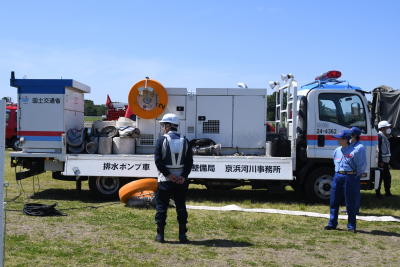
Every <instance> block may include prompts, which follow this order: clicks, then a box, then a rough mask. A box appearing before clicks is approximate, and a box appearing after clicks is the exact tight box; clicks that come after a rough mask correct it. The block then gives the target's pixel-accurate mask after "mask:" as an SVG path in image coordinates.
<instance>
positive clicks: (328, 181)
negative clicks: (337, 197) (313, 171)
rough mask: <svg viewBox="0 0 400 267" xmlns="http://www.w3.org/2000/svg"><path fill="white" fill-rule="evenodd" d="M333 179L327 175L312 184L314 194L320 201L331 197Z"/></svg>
mask: <svg viewBox="0 0 400 267" xmlns="http://www.w3.org/2000/svg"><path fill="white" fill-rule="evenodd" d="M332 181H333V177H332V176H329V175H323V176H321V177H319V178H318V179H317V180H316V181H315V183H314V191H315V193H316V194H317V195H318V196H319V197H320V198H322V199H328V198H330V197H331V188H332Z"/></svg>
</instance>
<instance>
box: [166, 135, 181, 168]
mask: <svg viewBox="0 0 400 267" xmlns="http://www.w3.org/2000/svg"><path fill="white" fill-rule="evenodd" d="M164 136H165V137H166V138H167V140H168V143H169V150H170V151H171V161H172V165H165V167H167V168H173V169H180V168H183V167H184V166H185V165H181V164H180V163H181V159H182V152H183V142H185V137H184V136H183V135H181V136H180V138H179V139H171V137H170V136H169V135H168V134H165V135H164ZM175 154H178V159H176V157H175ZM178 163H179V165H178Z"/></svg>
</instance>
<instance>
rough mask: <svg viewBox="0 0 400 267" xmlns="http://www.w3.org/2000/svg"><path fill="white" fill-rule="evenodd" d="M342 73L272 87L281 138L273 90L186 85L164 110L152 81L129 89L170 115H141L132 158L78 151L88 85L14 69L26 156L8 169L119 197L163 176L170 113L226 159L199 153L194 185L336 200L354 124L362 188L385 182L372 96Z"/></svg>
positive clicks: (15, 156) (288, 78)
mask: <svg viewBox="0 0 400 267" xmlns="http://www.w3.org/2000/svg"><path fill="white" fill-rule="evenodd" d="M339 74H340V72H336V71H331V72H327V73H324V74H323V75H321V76H318V77H317V78H316V81H315V82H312V83H310V84H307V85H305V86H303V87H301V88H298V87H297V82H296V81H295V80H294V77H293V75H291V74H289V75H282V79H283V82H284V83H285V85H283V86H280V84H279V82H271V83H270V84H271V87H272V88H273V87H276V85H278V86H277V87H276V88H277V89H276V90H277V94H276V95H277V97H276V121H275V123H276V125H275V126H276V133H271V132H267V130H266V112H267V89H247V88H245V89H244V88H197V89H196V91H195V93H192V92H189V93H188V91H187V89H186V88H165V91H166V95H167V96H168V104H166V105H164V104H165V103H164V104H163V103H161V101H164V100H165V97H164V98H163V97H162V96H158V94H157V91H154V90H152V88H151V87H150V88H147V80H146V87H145V88H143V87H141V89H140V90H141V91H143V92H144V93H145V94H143V92H142V93H141V94H138V95H137V96H136V95H134V96H132V95H131V94H132V90H131V93H130V95H129V98H130V99H131V98H132V97H133V98H135V99H136V97H137V100H138V103H140V105H142V106H141V107H142V108H143V110H144V111H146V112H147V111H148V112H153V111H152V110H151V107H152V106H153V109H154V106H158V107H160V108H162V109H163V111H162V113H161V114H158V115H157V116H156V117H154V118H151V119H143V118H142V117H143V116H142V117H140V116H139V114H138V113H136V114H137V116H138V117H137V121H136V127H137V128H139V129H140V132H141V135H140V138H138V139H137V140H136V144H135V150H134V151H135V153H134V154H83V153H81V154H71V153H67V151H68V150H67V144H66V133H67V132H68V130H70V129H82V128H83V111H84V101H83V99H84V93H90V87H88V86H86V85H84V84H81V83H79V82H76V81H74V80H65V79H63V80H33V79H15V78H14V74H13V73H12V75H11V86H13V87H16V88H18V108H19V111H18V114H19V118H18V134H19V137H20V144H21V149H22V151H20V152H12V153H10V156H11V166H12V167H17V166H22V167H23V168H26V170H24V171H22V172H17V173H16V179H17V180H20V179H24V178H27V177H31V176H33V175H37V174H40V173H43V172H46V171H51V172H52V173H53V174H52V177H53V178H54V179H60V180H70V181H76V183H77V189H78V190H80V189H81V181H82V180H86V179H89V187H90V190H91V192H92V193H93V194H94V196H96V197H97V198H99V199H104V200H106V199H112V198H116V197H117V196H118V191H119V188H120V187H121V186H123V185H124V184H126V183H127V182H129V181H133V180H135V179H140V178H149V177H157V169H156V166H155V164H154V146H155V143H156V141H157V139H158V138H159V137H160V136H161V134H162V132H161V127H160V124H159V123H158V122H159V120H161V118H162V116H163V115H164V114H165V113H174V114H176V115H177V116H178V117H179V122H180V126H179V131H180V132H181V133H182V134H184V135H185V136H186V137H187V138H188V139H189V140H194V139H202V138H203V139H205V138H208V139H212V140H213V141H214V142H215V143H218V144H220V145H221V150H220V153H215V151H212V149H208V150H207V149H203V148H202V147H196V146H195V147H194V152H195V153H194V154H195V155H194V165H193V168H192V172H191V173H190V175H189V180H190V183H195V184H203V185H205V186H206V187H207V188H208V189H232V188H235V187H238V186H242V185H246V184H248V185H251V186H252V188H254V189H260V188H266V189H267V190H268V191H284V190H285V187H286V186H288V185H290V186H292V187H293V188H294V189H295V190H299V191H302V192H305V193H306V194H307V196H308V198H309V199H310V200H311V201H313V202H323V203H329V199H330V188H331V183H332V180H333V176H334V165H333V160H332V155H333V150H334V149H335V148H336V147H337V146H338V143H337V140H336V139H334V138H332V135H333V134H337V133H339V132H340V131H341V130H343V129H349V128H351V127H352V126H357V127H359V128H360V129H361V131H362V136H361V141H362V143H363V144H364V145H365V146H366V148H367V155H368V168H367V171H366V172H365V173H363V174H362V177H361V189H362V190H371V189H374V188H375V187H377V181H379V170H378V169H377V157H378V150H377V147H378V146H377V132H376V130H375V129H374V128H373V122H372V118H371V114H370V112H369V108H368V105H367V99H366V98H365V93H366V92H364V91H362V90H361V89H360V88H359V87H355V86H351V85H349V83H348V82H347V81H339V80H338V78H339V77H340V75H339ZM147 90H150V91H149V92H147ZM144 96H145V97H144ZM163 99H164V100H163ZM144 103H147V104H144ZM148 103H152V104H153V105H150V104H148ZM130 104H131V101H130ZM154 104H155V105H154ZM136 108H137V107H136ZM141 112H142V111H141ZM142 114H145V113H143V112H142ZM146 116H147V115H146ZM199 151H200V152H199ZM204 151H208V152H207V153H202V152H204Z"/></svg>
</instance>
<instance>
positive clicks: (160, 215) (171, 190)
mask: <svg viewBox="0 0 400 267" xmlns="http://www.w3.org/2000/svg"><path fill="white" fill-rule="evenodd" d="M188 188H189V182H188V181H187V179H186V180H185V182H184V183H183V184H176V183H173V182H171V181H168V182H159V183H158V188H157V196H156V200H157V205H156V209H157V212H156V217H155V219H156V223H157V224H162V225H166V223H165V221H166V220H167V210H168V206H169V199H170V198H171V195H172V194H173V195H174V201H175V205H176V213H177V215H178V216H177V219H178V222H179V224H186V223H187V218H188V213H187V211H186V193H187V190H188Z"/></svg>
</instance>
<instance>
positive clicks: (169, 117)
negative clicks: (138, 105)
mask: <svg viewBox="0 0 400 267" xmlns="http://www.w3.org/2000/svg"><path fill="white" fill-rule="evenodd" d="M160 123H170V124H171V126H174V127H178V126H179V119H178V116H176V115H175V114H172V113H168V114H165V115H164V117H163V118H162V120H161V121H160Z"/></svg>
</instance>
